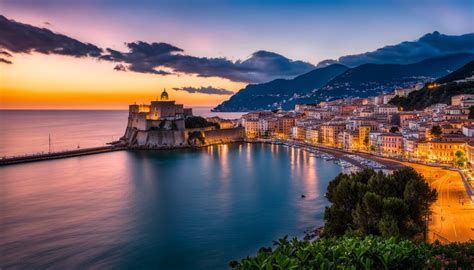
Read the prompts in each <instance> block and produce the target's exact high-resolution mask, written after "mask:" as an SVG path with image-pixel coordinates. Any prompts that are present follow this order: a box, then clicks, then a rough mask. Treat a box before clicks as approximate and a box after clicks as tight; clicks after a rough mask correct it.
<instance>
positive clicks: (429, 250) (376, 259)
mask: <svg viewBox="0 0 474 270" xmlns="http://www.w3.org/2000/svg"><path fill="white" fill-rule="evenodd" d="M472 254H474V242H473V241H471V242H469V243H464V244H457V243H454V244H449V245H439V244H426V243H422V244H416V243H414V242H412V241H410V240H399V239H396V238H393V237H392V238H389V239H386V238H383V237H380V236H366V237H358V236H344V237H341V238H327V239H326V238H323V239H319V240H317V241H314V242H310V241H300V240H296V239H293V240H291V241H289V240H288V239H287V237H284V238H282V239H280V240H278V241H275V242H274V250H272V248H262V249H260V250H259V252H258V253H257V255H256V256H255V257H247V258H245V259H243V260H242V261H241V262H236V261H232V262H230V263H229V265H230V266H231V267H232V268H236V269H473V268H474V256H473V255H472Z"/></svg>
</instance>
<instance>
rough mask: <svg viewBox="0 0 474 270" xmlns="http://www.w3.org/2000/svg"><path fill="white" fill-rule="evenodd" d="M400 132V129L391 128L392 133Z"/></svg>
mask: <svg viewBox="0 0 474 270" xmlns="http://www.w3.org/2000/svg"><path fill="white" fill-rule="evenodd" d="M398 131H399V129H398V127H391V128H390V133H397V132H398Z"/></svg>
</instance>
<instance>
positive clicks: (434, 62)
mask: <svg viewBox="0 0 474 270" xmlns="http://www.w3.org/2000/svg"><path fill="white" fill-rule="evenodd" d="M472 60H474V54H469V53H459V54H451V55H446V56H442V57H436V58H430V59H426V60H423V61H421V62H418V63H414V64H408V65H394V64H382V65H378V64H365V65H361V66H358V67H356V68H352V69H349V70H347V71H346V72H344V73H343V74H341V75H340V76H338V77H336V78H335V79H333V80H331V81H330V82H329V83H328V84H327V85H326V86H324V87H323V88H322V89H321V90H320V91H319V92H320V93H319V97H320V98H324V97H325V98H328V97H330V98H332V99H335V98H341V97H353V96H359V97H368V96H374V95H378V94H381V93H382V92H384V91H387V92H390V91H393V90H394V89H395V88H398V87H408V86H410V85H413V84H415V83H417V82H428V81H433V80H434V79H436V78H439V77H441V76H445V75H446V74H448V73H449V72H452V71H454V70H457V69H458V68H460V67H462V66H463V65H465V64H466V63H468V62H469V61H472ZM316 97H318V96H316Z"/></svg>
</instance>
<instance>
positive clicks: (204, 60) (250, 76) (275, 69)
mask: <svg viewBox="0 0 474 270" xmlns="http://www.w3.org/2000/svg"><path fill="white" fill-rule="evenodd" d="M126 45H127V47H128V52H119V51H116V50H112V49H107V54H104V55H102V56H101V57H100V59H103V60H108V61H116V62H120V63H122V64H126V65H127V67H126V70H129V71H135V72H141V73H152V74H160V75H167V74H171V72H167V71H164V70H161V69H160V68H161V67H166V68H168V69H171V70H173V72H174V73H186V74H195V75H197V76H200V77H221V78H225V79H229V80H231V81H237V82H250V83H257V82H264V81H269V80H272V79H276V78H290V77H295V76H298V75H300V74H302V73H305V72H308V71H310V70H313V69H314V68H315V66H313V65H311V64H309V63H306V62H302V61H293V60H291V59H288V58H286V57H284V56H282V55H279V54H276V53H272V52H267V51H258V52H255V53H253V54H252V55H251V57H250V58H248V59H246V60H244V61H242V60H238V61H230V60H228V59H226V58H208V57H196V56H190V55H186V54H183V52H184V50H183V49H180V48H178V47H175V46H173V45H171V44H168V43H156V42H155V43H147V42H143V41H138V42H132V43H127V44H126ZM121 70H122V69H121Z"/></svg>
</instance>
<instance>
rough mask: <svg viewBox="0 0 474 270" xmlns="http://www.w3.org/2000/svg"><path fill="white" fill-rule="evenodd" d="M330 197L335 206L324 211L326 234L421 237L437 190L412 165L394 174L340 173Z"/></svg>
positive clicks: (329, 188)
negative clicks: (353, 233) (354, 233)
mask: <svg viewBox="0 0 474 270" xmlns="http://www.w3.org/2000/svg"><path fill="white" fill-rule="evenodd" d="M326 197H327V198H328V200H329V201H330V202H331V206H330V207H327V208H326V211H325V213H324V220H325V225H324V230H323V235H322V236H323V237H334V236H342V235H344V234H346V233H347V232H356V233H358V234H359V235H362V236H363V235H381V236H384V237H387V238H388V237H400V238H406V239H412V240H413V239H418V240H420V241H421V240H422V239H423V235H424V232H425V229H426V220H427V218H428V215H429V211H430V205H431V204H432V203H433V202H434V201H435V200H436V197H437V193H436V190H434V189H431V188H430V187H429V185H428V184H427V183H426V181H425V179H424V178H423V176H422V175H421V174H419V173H417V172H416V171H415V170H414V169H412V168H404V169H401V170H398V171H395V172H394V173H393V174H390V175H386V174H383V173H382V172H375V171H374V170H370V169H365V170H363V171H360V172H357V173H353V174H350V175H347V174H340V175H338V176H337V177H336V178H334V179H333V180H332V181H331V182H330V183H329V186H328V191H327V193H326Z"/></svg>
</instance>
